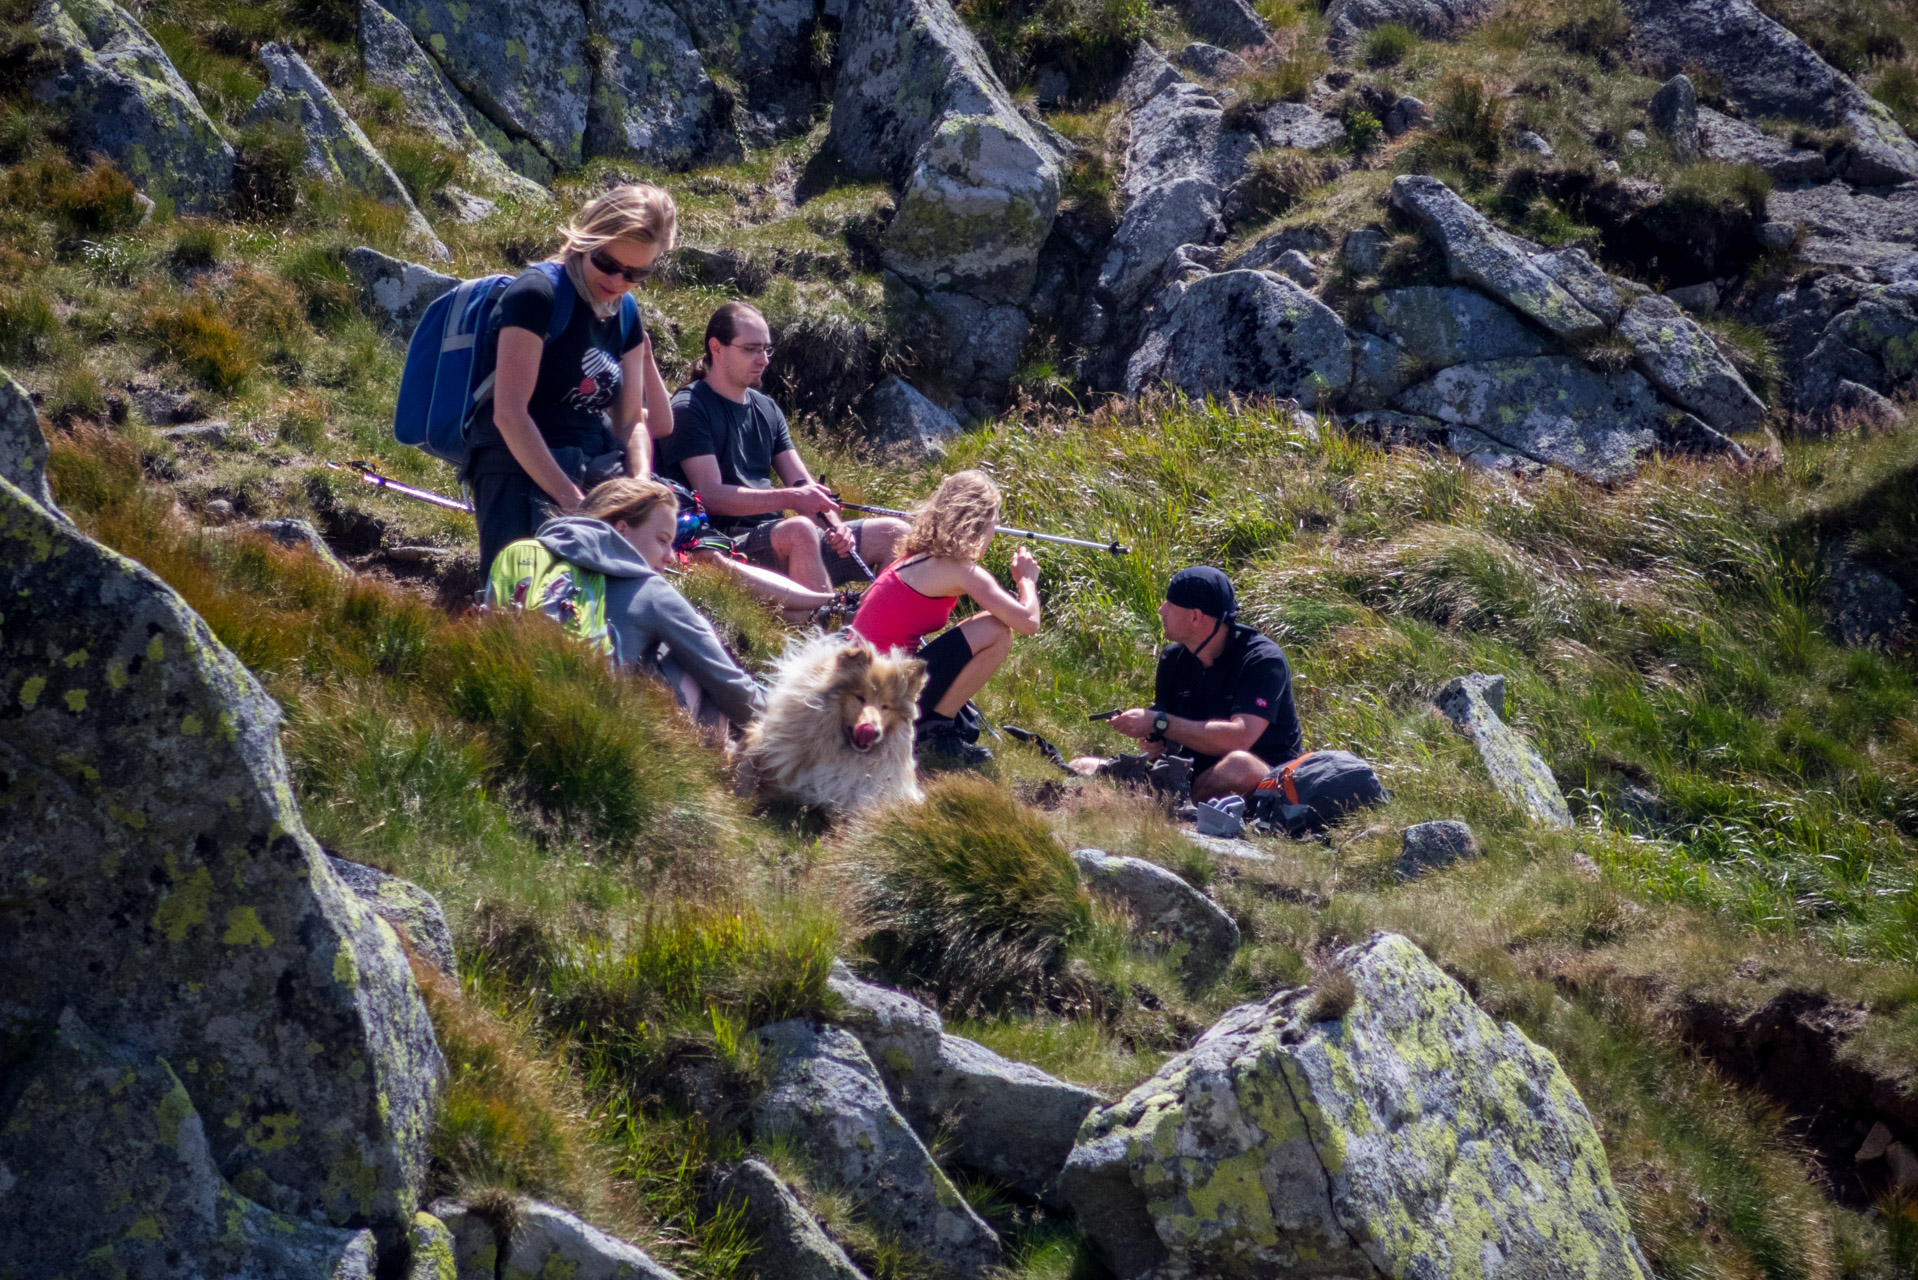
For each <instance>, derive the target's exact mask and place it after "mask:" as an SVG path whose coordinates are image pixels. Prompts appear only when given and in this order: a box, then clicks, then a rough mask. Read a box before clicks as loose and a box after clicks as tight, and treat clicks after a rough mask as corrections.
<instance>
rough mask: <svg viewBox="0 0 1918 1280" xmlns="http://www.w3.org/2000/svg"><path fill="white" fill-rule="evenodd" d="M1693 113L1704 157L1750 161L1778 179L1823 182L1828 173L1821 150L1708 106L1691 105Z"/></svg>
mask: <svg viewBox="0 0 1918 1280" xmlns="http://www.w3.org/2000/svg"><path fill="white" fill-rule="evenodd" d="M1680 78H1681V79H1683V78H1684V77H1680ZM1692 114H1693V116H1694V117H1695V118H1696V120H1697V128H1698V143H1699V149H1700V150H1701V151H1702V152H1703V153H1704V155H1705V157H1706V158H1707V159H1710V160H1716V161H1717V162H1718V163H1719V164H1749V165H1753V166H1755V167H1757V168H1760V169H1763V170H1764V171H1765V172H1766V173H1768V174H1770V175H1771V177H1772V179H1773V180H1774V181H1776V182H1781V183H1800V182H1823V181H1825V179H1826V178H1828V177H1830V176H1831V165H1830V164H1829V163H1828V162H1827V161H1826V159H1825V153H1824V152H1822V151H1814V150H1812V149H1811V148H1809V147H1794V146H1792V145H1791V143H1789V142H1784V141H1781V140H1779V139H1777V138H1774V137H1772V136H1771V135H1770V134H1769V133H1766V132H1765V131H1764V130H1762V129H1758V128H1756V127H1754V126H1752V125H1749V124H1746V123H1745V122H1744V121H1743V120H1734V119H1732V118H1731V117H1730V116H1728V115H1722V114H1720V113H1719V112H1716V111H1713V110H1712V109H1711V108H1710V107H1700V106H1696V105H1694V107H1693V111H1692Z"/></svg>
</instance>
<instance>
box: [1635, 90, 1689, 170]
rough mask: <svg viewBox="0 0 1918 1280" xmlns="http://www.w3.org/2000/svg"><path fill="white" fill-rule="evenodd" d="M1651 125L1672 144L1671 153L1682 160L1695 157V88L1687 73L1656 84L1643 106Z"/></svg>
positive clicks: (1687, 162)
mask: <svg viewBox="0 0 1918 1280" xmlns="http://www.w3.org/2000/svg"><path fill="white" fill-rule="evenodd" d="M1645 111H1646V114H1647V115H1648V116H1650V117H1651V121H1652V128H1654V129H1656V130H1658V131H1659V132H1660V133H1662V134H1664V135H1665V140H1666V141H1667V142H1670V143H1671V144H1672V154H1673V155H1674V156H1676V157H1677V158H1678V159H1679V160H1680V161H1681V162H1682V163H1685V164H1690V163H1691V162H1692V161H1694V160H1696V159H1698V153H1699V138H1698V90H1696V89H1694V88H1693V87H1692V78H1691V77H1690V76H1688V75H1683V74H1680V75H1675V76H1673V77H1672V78H1671V79H1670V80H1667V81H1666V82H1665V83H1664V84H1663V85H1661V86H1660V87H1659V90H1658V92H1657V93H1655V94H1653V95H1652V100H1651V103H1650V105H1649V106H1647V107H1646V109H1645Z"/></svg>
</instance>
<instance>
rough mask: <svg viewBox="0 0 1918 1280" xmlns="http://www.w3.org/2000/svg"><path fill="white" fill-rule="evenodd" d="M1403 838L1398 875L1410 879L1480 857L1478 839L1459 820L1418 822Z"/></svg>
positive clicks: (1400, 844) (1447, 819)
mask: <svg viewBox="0 0 1918 1280" xmlns="http://www.w3.org/2000/svg"><path fill="white" fill-rule="evenodd" d="M1399 839H1400V843H1399V862H1398V872H1399V875H1400V877H1401V878H1403V879H1406V880H1415V879H1417V878H1418V877H1419V876H1422V875H1424V874H1425V873H1426V872H1428V871H1437V870H1439V869H1440V868H1442V867H1449V866H1451V865H1452V864H1453V863H1454V862H1457V861H1459V860H1460V859H1461V858H1476V857H1478V855H1479V847H1478V837H1477V836H1475V835H1473V834H1472V828H1471V827H1469V826H1467V825H1466V824H1465V823H1463V822H1460V821H1459V820H1458V819H1456V818H1443V819H1440V820H1439V821H1437V822H1419V823H1414V824H1413V825H1412V826H1409V827H1407V828H1406V829H1405V831H1404V832H1403V833H1402V835H1401V836H1400V838H1399Z"/></svg>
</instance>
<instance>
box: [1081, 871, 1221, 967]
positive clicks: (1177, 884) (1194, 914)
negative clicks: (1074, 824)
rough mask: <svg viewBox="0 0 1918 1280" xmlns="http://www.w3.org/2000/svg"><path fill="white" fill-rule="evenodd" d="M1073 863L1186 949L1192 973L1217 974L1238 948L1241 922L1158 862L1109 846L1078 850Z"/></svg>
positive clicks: (1096, 887)
mask: <svg viewBox="0 0 1918 1280" xmlns="http://www.w3.org/2000/svg"><path fill="white" fill-rule="evenodd" d="M1072 861H1073V865H1075V866H1077V867H1078V868H1079V879H1080V880H1081V881H1083V882H1084V884H1085V886H1086V888H1087V889H1088V890H1090V891H1091V892H1092V893H1093V894H1095V895H1096V896H1098V897H1100V898H1103V899H1104V900H1106V901H1107V902H1110V903H1114V904H1116V905H1118V906H1121V907H1123V908H1125V910H1127V911H1129V912H1130V913H1131V914H1132V916H1133V918H1134V919H1136V920H1137V921H1138V922H1139V927H1140V928H1141V929H1143V930H1144V931H1145V932H1146V933H1148V934H1154V935H1157V936H1160V937H1163V938H1166V939H1168V940H1169V941H1171V942H1173V943H1174V944H1177V945H1182V946H1184V947H1186V948H1187V950H1186V953H1185V955H1184V957H1183V959H1182V964H1183V966H1184V968H1185V972H1186V973H1187V974H1188V975H1190V976H1192V977H1195V978H1205V977H1211V976H1212V975H1214V974H1216V973H1218V972H1219V971H1220V970H1221V969H1223V968H1224V967H1225V966H1226V965H1227V964H1228V963H1230V962H1231V960H1232V957H1233V955H1234V954H1235V953H1236V952H1237V951H1238V949H1239V926H1238V925H1237V924H1235V923H1234V922H1233V920H1232V917H1231V916H1229V915H1227V914H1226V913H1225V910H1224V908H1222V907H1221V906H1219V904H1218V903H1216V902H1214V901H1212V899H1210V898H1208V897H1206V896H1205V895H1204V894H1203V893H1201V892H1199V891H1198V890H1197V889H1195V888H1193V887H1192V886H1191V885H1189V884H1187V883H1186V882H1185V881H1184V880H1181V879H1180V878H1179V877H1178V876H1176V875H1174V874H1173V873H1172V872H1170V871H1167V870H1166V869H1165V868H1164V867H1162V866H1160V865H1159V864H1158V863H1156V862H1147V861H1146V860H1145V859H1144V858H1115V857H1113V856H1112V855H1111V854H1109V853H1107V852H1106V851H1105V850H1103V849H1075V850H1073V852H1072Z"/></svg>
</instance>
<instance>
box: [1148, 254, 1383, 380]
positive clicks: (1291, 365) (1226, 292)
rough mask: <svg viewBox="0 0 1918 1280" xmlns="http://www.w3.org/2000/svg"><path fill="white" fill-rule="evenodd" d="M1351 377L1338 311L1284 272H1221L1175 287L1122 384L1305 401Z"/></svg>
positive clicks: (1348, 345) (1347, 346)
mask: <svg viewBox="0 0 1918 1280" xmlns="http://www.w3.org/2000/svg"><path fill="white" fill-rule="evenodd" d="M1351 380H1352V345H1351V343H1350V342H1349V341H1348V340H1347V338H1346V335H1345V326H1344V325H1343V324H1342V323H1340V321H1339V318H1338V316H1337V314H1335V313H1334V312H1333V311H1332V309H1331V308H1329V307H1327V306H1326V305H1325V304H1324V303H1322V302H1320V301H1319V300H1318V299H1317V298H1314V297H1313V296H1312V295H1311V294H1309V293H1307V292H1306V291H1305V290H1303V289H1301V288H1299V286H1298V285H1296V284H1293V283H1292V282H1291V281H1290V280H1287V279H1286V278H1285V277H1283V276H1279V275H1274V274H1273V273H1271V272H1267V271H1222V272H1220V273H1219V274H1218V275H1215V276H1207V277H1206V278H1204V279H1203V280H1199V281H1196V282H1195V283H1192V284H1177V285H1174V286H1172V287H1171V288H1170V289H1168V290H1167V291H1166V293H1165V294H1164V295H1163V296H1162V297H1161V298H1160V300H1159V304H1158V310H1157V312H1156V314H1155V315H1154V316H1153V317H1152V319H1151V327H1150V328H1149V329H1148V330H1147V332H1146V336H1145V339H1144V341H1142V342H1141V343H1140V344H1139V348H1138V350H1137V351H1135V352H1134V353H1133V355H1132V359H1131V361H1130V363H1129V364H1128V365H1127V366H1126V389H1127V391H1129V392H1131V393H1133V394H1135V395H1136V394H1137V393H1139V392H1140V391H1142V390H1144V389H1146V388H1148V387H1152V386H1156V385H1159V384H1165V385H1168V386H1172V387H1177V388H1179V389H1180V390H1183V391H1186V392H1188V393H1190V394H1192V395H1208V394H1220V395H1223V394H1226V393H1228V392H1237V393H1239V394H1241V395H1268V396H1272V397H1274V398H1276V399H1294V400H1297V401H1298V402H1299V403H1300V404H1301V405H1303V406H1304V407H1306V408H1308V409H1309V408H1315V407H1317V406H1318V405H1320V404H1321V403H1331V402H1332V401H1335V400H1337V399H1338V397H1339V395H1340V393H1341V392H1342V391H1343V390H1344V389H1345V387H1346V386H1347V385H1348V384H1349V383H1350V382H1351Z"/></svg>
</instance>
